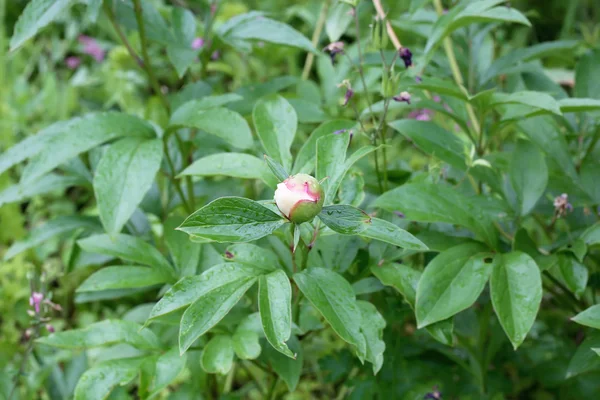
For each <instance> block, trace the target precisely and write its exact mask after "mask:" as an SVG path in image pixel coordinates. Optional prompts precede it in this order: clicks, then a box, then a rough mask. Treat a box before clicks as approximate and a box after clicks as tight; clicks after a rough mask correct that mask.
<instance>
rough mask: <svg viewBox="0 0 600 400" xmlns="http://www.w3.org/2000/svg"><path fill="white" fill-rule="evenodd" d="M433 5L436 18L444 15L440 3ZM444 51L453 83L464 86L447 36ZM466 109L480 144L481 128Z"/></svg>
mask: <svg viewBox="0 0 600 400" xmlns="http://www.w3.org/2000/svg"><path fill="white" fill-rule="evenodd" d="M433 4H434V6H435V10H436V12H437V14H438V16H440V15H442V14H443V13H444V7H443V6H442V1H441V0H433ZM444 51H445V53H446V57H447V58H448V62H449V63H450V69H451V70H452V76H453V77H454V81H455V82H456V84H457V85H459V86H464V80H463V77H462V74H461V73H460V67H459V66H458V62H457V61H456V55H455V54H454V44H453V43H452V39H451V38H450V37H449V36H448V37H446V38H445V39H444ZM466 107H467V114H468V116H469V120H470V121H471V125H472V126H473V129H474V130H475V133H476V134H477V136H478V137H480V139H479V140H480V143H481V136H482V135H483V132H481V127H480V125H479V121H478V120H477V117H476V116H475V111H474V110H473V106H472V105H471V103H468V102H467V103H466Z"/></svg>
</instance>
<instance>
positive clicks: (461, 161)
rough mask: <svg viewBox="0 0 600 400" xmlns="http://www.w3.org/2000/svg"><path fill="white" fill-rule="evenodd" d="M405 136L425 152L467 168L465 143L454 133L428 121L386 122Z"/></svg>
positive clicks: (462, 168)
mask: <svg viewBox="0 0 600 400" xmlns="http://www.w3.org/2000/svg"><path fill="white" fill-rule="evenodd" d="M388 125H389V126H391V127H392V128H394V129H395V130H397V131H398V132H400V133H401V134H402V135H404V136H406V137H407V138H408V139H409V140H411V141H412V142H413V143H414V144H416V145H417V147H419V148H420V149H421V150H423V151H424V152H425V153H427V154H430V155H431V156H433V157H436V158H439V159H440V160H442V161H445V162H447V163H448V164H450V165H451V166H453V167H454V168H457V169H459V170H461V171H466V170H467V164H466V162H465V156H466V153H465V149H466V148H467V144H466V143H464V142H462V141H461V140H460V139H459V138H458V137H457V136H456V135H454V134H452V133H450V132H448V131H447V130H445V129H443V128H441V127H440V126H439V125H437V124H436V123H433V122H429V121H417V120H412V119H401V120H398V121H393V122H390V123H389V124H388Z"/></svg>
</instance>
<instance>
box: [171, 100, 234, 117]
mask: <svg viewBox="0 0 600 400" xmlns="http://www.w3.org/2000/svg"><path fill="white" fill-rule="evenodd" d="M243 99H244V98H243V97H242V96H240V95H239V94H236V93H225V94H220V95H215V96H203V97H201V98H199V99H193V100H189V101H187V102H186V103H183V104H182V105H180V106H179V107H178V108H177V110H176V111H175V112H174V113H173V118H175V119H184V120H185V119H186V118H185V116H186V115H193V114H194V113H197V112H199V111H202V110H208V109H210V108H216V107H221V106H224V105H227V104H229V103H233V102H236V101H242V100H243ZM176 115H177V117H176Z"/></svg>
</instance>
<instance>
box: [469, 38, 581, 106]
mask: <svg viewBox="0 0 600 400" xmlns="http://www.w3.org/2000/svg"><path fill="white" fill-rule="evenodd" d="M579 43H580V42H579V41H578V40H559V41H555V42H543V43H538V44H534V45H532V46H529V47H517V48H515V49H513V50H511V51H509V52H507V53H506V54H504V55H503V56H501V57H498V58H497V59H496V60H494V62H493V63H492V64H491V65H490V66H489V68H488V69H487V70H486V71H485V73H484V74H482V75H481V76H480V79H479V81H480V84H481V85H483V84H484V83H486V82H487V81H488V80H490V79H492V78H494V77H496V76H498V75H500V74H506V73H509V72H510V71H511V70H512V69H513V68H515V66H516V67H520V66H522V65H523V63H524V62H526V61H529V60H533V59H536V58H542V57H547V56H550V55H554V54H556V55H559V54H561V53H563V54H564V53H565V52H568V51H571V50H573V49H574V48H575V47H577V46H578V45H579ZM561 111H562V110H561ZM563 112H564V111H563Z"/></svg>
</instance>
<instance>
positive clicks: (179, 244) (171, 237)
mask: <svg viewBox="0 0 600 400" xmlns="http://www.w3.org/2000/svg"><path fill="white" fill-rule="evenodd" d="M183 220H184V218H183V217H178V216H171V217H169V218H167V220H166V221H165V225H164V238H165V244H166V245H167V248H168V249H169V252H170V253H171V257H172V258H173V263H174V264H175V268H176V269H177V271H179V275H180V276H189V275H196V271H197V269H198V260H199V259H200V253H201V248H202V246H201V245H199V244H197V243H193V242H192V241H191V240H190V239H189V236H187V235H186V234H185V233H184V232H181V231H178V230H176V228H177V227H178V226H179V225H181V223H182V222H183Z"/></svg>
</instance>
